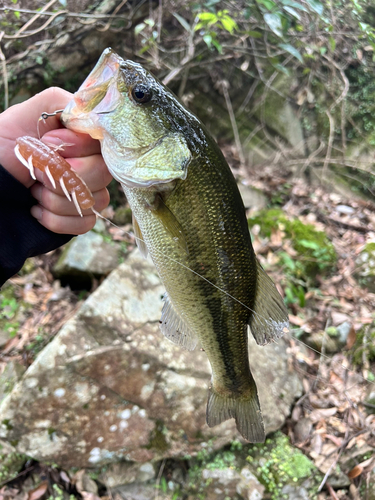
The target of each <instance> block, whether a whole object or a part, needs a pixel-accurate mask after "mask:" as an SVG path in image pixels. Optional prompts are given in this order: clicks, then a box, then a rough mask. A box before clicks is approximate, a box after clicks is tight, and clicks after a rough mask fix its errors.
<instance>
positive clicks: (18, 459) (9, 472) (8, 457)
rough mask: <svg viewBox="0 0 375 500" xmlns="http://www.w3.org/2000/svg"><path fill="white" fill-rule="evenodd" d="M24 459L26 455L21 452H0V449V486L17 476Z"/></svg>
mask: <svg viewBox="0 0 375 500" xmlns="http://www.w3.org/2000/svg"><path fill="white" fill-rule="evenodd" d="M26 459H27V457H26V455H23V454H21V453H17V452H11V453H1V450H0V486H1V485H2V484H3V483H5V482H7V481H10V480H11V479H13V478H15V477H16V476H17V474H18V472H19V471H20V470H21V469H22V466H23V464H24V463H25V462H26Z"/></svg>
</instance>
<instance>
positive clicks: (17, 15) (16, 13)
mask: <svg viewBox="0 0 375 500" xmlns="http://www.w3.org/2000/svg"><path fill="white" fill-rule="evenodd" d="M13 14H14V15H15V17H16V18H17V19H19V18H20V15H21V14H20V12H19V11H18V10H15V11H14V12H13Z"/></svg>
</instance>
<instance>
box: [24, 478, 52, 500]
mask: <svg viewBox="0 0 375 500" xmlns="http://www.w3.org/2000/svg"><path fill="white" fill-rule="evenodd" d="M47 487H48V482H47V481H43V482H42V483H40V484H39V485H38V486H37V487H36V488H34V489H33V490H30V491H29V492H28V496H27V500H38V498H41V497H42V496H43V495H44V494H45V492H46V491H47Z"/></svg>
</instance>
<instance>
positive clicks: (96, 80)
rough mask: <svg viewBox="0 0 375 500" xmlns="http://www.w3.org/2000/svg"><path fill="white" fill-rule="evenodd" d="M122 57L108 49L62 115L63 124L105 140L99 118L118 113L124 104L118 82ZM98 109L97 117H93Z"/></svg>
mask: <svg viewBox="0 0 375 500" xmlns="http://www.w3.org/2000/svg"><path fill="white" fill-rule="evenodd" d="M122 61H123V60H122V58H121V57H120V56H118V55H117V54H116V53H115V52H113V51H112V49H110V48H108V49H106V50H105V51H104V52H103V54H102V55H101V57H100V59H99V61H98V62H97V64H96V66H95V67H94V69H93V70H92V71H91V73H90V74H89V76H88V77H87V78H86V80H85V81H84V82H83V84H82V85H81V86H80V88H79V89H78V91H77V92H76V93H75V94H74V97H73V99H72V100H71V101H70V102H69V104H68V105H67V106H66V108H65V109H64V111H63V113H62V115H61V121H62V123H63V124H64V125H65V126H66V127H68V128H72V129H74V130H75V131H76V132H82V133H86V134H87V133H90V135H91V136H92V137H94V138H95V139H101V138H102V134H101V133H100V131H99V129H98V126H97V115H100V114H104V113H105V114H107V113H111V112H112V111H115V109H116V108H117V106H118V104H119V102H120V93H119V91H118V89H117V85H116V82H117V79H118V75H119V70H120V64H121V62H122ZM94 110H95V114H90V112H91V111H94Z"/></svg>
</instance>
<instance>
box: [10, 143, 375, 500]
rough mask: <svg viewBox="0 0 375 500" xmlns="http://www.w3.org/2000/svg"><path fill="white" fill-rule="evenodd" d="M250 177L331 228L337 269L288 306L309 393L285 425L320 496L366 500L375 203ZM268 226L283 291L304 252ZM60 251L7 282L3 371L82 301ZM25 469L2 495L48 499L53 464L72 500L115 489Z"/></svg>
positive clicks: (262, 250) (117, 233) (268, 246)
mask: <svg viewBox="0 0 375 500" xmlns="http://www.w3.org/2000/svg"><path fill="white" fill-rule="evenodd" d="M223 149H224V153H226V156H227V159H228V160H229V162H230V163H231V166H232V168H233V170H234V174H235V175H236V176H237V177H238V178H242V179H243V178H245V179H248V178H249V174H248V173H246V174H245V175H244V172H243V170H241V168H243V167H238V165H236V158H235V155H234V153H233V150H232V149H227V150H226V148H225V147H224V148H223ZM237 163H238V162H237ZM236 167H238V168H236ZM248 184H249V185H251V186H252V187H253V188H256V189H258V190H260V191H261V192H263V193H264V194H265V195H266V196H267V197H268V199H269V201H270V204H272V202H273V201H272V200H273V199H274V198H275V193H276V195H277V194H279V199H278V203H279V206H280V207H281V208H282V210H283V212H284V214H285V215H286V216H287V217H288V218H289V217H290V218H297V219H298V220H300V221H301V222H303V223H305V224H312V225H313V226H314V227H315V228H316V229H317V230H318V231H324V232H325V234H326V235H327V236H328V239H329V240H330V242H331V243H332V244H333V246H334V248H335V251H336V253H337V264H336V267H335V268H333V269H332V270H331V272H330V273H328V275H325V276H324V277H321V276H319V274H318V275H317V276H316V280H317V285H316V286H314V287H308V288H307V289H305V290H304V293H303V297H302V296H301V297H300V298H301V300H295V301H293V302H291V303H289V304H288V307H289V312H290V323H291V326H292V327H293V328H292V333H291V335H290V336H289V337H288V343H289V348H288V352H289V355H290V366H291V369H293V370H296V371H297V372H298V373H299V376H300V377H301V379H302V383H303V387H304V395H303V396H302V397H301V398H300V399H299V400H298V401H296V403H295V405H294V407H293V409H292V412H291V415H290V417H289V419H288V420H287V422H286V424H285V426H284V428H283V431H284V432H285V433H286V434H287V435H288V436H289V437H290V439H291V442H292V443H293V444H294V446H296V447H298V448H299V449H300V450H302V451H303V452H304V453H305V454H306V455H307V456H308V457H309V458H310V459H311V460H312V461H313V462H314V464H315V465H316V466H317V467H318V469H319V470H320V471H321V472H322V474H323V477H324V479H323V481H322V484H321V485H320V488H319V491H317V497H316V498H318V500H325V499H340V500H346V499H348V500H349V499H352V500H356V499H357V498H366V496H363V492H365V495H367V492H368V491H369V490H368V489H367V488H370V487H374V486H373V485H374V484H375V473H374V467H375V458H374V456H375V453H374V452H375V405H371V404H366V401H367V398H368V394H369V392H371V391H373V392H375V377H374V375H373V374H374V372H375V370H374V368H375V361H374V359H372V358H371V356H369V355H368V350H367V349H366V346H367V347H368V346H369V345H372V344H373V343H374V341H373V340H371V336H370V333H369V332H370V330H371V331H374V330H375V315H374V311H375V294H373V293H369V292H368V290H366V289H364V288H361V287H360V286H359V284H358V282H357V280H356V279H355V275H356V272H357V271H358V264H357V257H358V255H359V254H360V252H361V250H362V249H363V248H364V246H365V245H366V243H367V242H370V241H375V204H373V203H372V202H371V201H362V200H357V199H356V200H354V201H353V200H351V199H348V198H345V196H344V195H340V194H337V193H332V192H329V191H327V190H325V189H324V188H323V187H315V188H313V187H309V186H307V185H306V183H305V182H303V181H302V180H299V179H288V178H286V177H285V176H282V175H280V176H277V175H275V169H274V167H272V168H271V167H270V168H265V169H262V170H261V172H259V171H258V172H252V173H251V181H248ZM286 184H288V186H289V188H288V190H287V191H288V192H287V193H286V190H285V185H286ZM113 214H114V211H113V210H111V208H109V209H108V210H107V213H106V215H107V216H109V217H110V218H111V217H113ZM250 215H251V210H249V211H248V216H250ZM107 229H108V232H109V234H110V235H111V237H112V238H113V239H115V240H117V241H120V242H124V243H126V245H127V248H128V250H131V249H132V248H133V247H134V246H135V241H134V238H133V237H132V236H131V235H129V233H128V231H129V230H131V226H130V225H126V226H124V227H122V228H115V227H107ZM260 229H261V228H259V227H256V226H255V227H253V228H252V236H253V245H254V249H255V251H256V253H257V255H258V258H259V260H260V262H261V264H262V265H263V266H264V267H265V268H266V270H267V272H268V273H269V274H270V275H271V276H272V278H273V279H274V281H275V282H276V283H277V284H278V288H279V290H280V292H281V293H282V294H283V295H284V296H285V289H286V287H287V285H288V283H287V280H286V278H285V274H284V272H283V269H282V266H280V254H281V253H283V254H286V255H287V256H289V257H290V258H291V259H297V258H298V255H297V252H296V250H295V248H294V247H293V244H292V242H291V241H290V239H288V238H286V235H285V232H284V231H283V229H282V227H278V228H276V229H275V230H274V231H272V232H271V235H270V237H268V238H267V237H264V236H261V231H260ZM60 252H61V250H56V251H53V252H50V253H49V254H47V255H45V256H40V257H35V258H32V259H29V264H28V265H27V266H29V267H30V268H31V271H29V272H26V271H23V272H22V273H21V274H20V275H19V276H16V277H14V278H12V279H11V280H9V282H8V284H7V285H6V287H5V288H3V290H4V289H5V291H6V289H7V288H9V287H10V288H12V291H13V294H14V296H15V297H16V299H17V301H20V302H21V303H22V304H23V305H24V308H23V310H22V311H21V313H19V318H18V321H19V328H18V332H17V335H15V336H13V337H11V338H10V339H9V340H8V341H7V342H6V343H5V345H3V346H1V348H0V375H1V373H2V372H3V371H4V369H5V366H6V364H7V363H9V362H10V361H15V362H17V363H19V364H21V365H23V366H25V367H27V366H29V365H30V364H31V362H32V361H33V359H34V358H35V355H36V353H37V352H38V351H39V350H40V349H41V348H42V347H44V346H45V345H46V344H47V343H48V342H49V341H50V340H51V339H52V338H53V336H54V335H55V334H56V333H57V332H58V330H59V329H60V328H61V326H62V325H63V324H64V323H65V322H66V321H67V319H69V318H70V317H71V316H72V315H73V314H74V313H75V311H76V310H77V308H78V307H79V306H80V303H81V300H80V297H79V295H77V293H75V292H72V291H71V290H70V289H69V287H62V286H61V284H60V282H59V281H58V280H55V279H54V277H53V275H52V274H51V271H50V269H51V268H52V265H53V263H54V262H55V261H56V260H57V257H58V255H59V254H60ZM27 266H26V267H27ZM302 299H303V300H302ZM301 302H303V304H301ZM344 324H345V325H346V329H347V335H346V338H345V340H344V343H343V344H341V345H340V346H339V347H337V344H336V347H333V348H332V349H333V350H332V349H331V347H330V343H331V342H330V341H331V340H332V338H333V340H336V339H335V337H334V336H333V337H332V338H331V337H330V334H329V333H327V332H330V330H329V328H330V327H332V328H334V329H336V330H337V328H338V327H340V325H344ZM366 331H367V334H366ZM314 336H315V337H316V338H315V343H314V342H313V338H314ZM319 339H320V340H319ZM361 339H362V345H360V344H359V340H361ZM359 351H360V352H359ZM358 352H359V354H358ZM374 357H375V356H374ZM369 358H370V359H369ZM25 467H29V468H30V470H29V471H28V473H27V474H22V472H21V473H20V475H19V477H18V478H16V479H15V480H13V481H11V482H9V483H7V484H6V485H4V486H2V488H0V500H8V499H17V500H18V499H20V500H21V499H22V500H38V499H39V498H43V499H45V498H48V497H49V496H50V492H48V491H47V489H46V490H45V491H44V492H43V490H44V488H45V484H46V482H45V479H44V477H45V475H46V471H48V472H47V475H48V474H49V490H50V489H51V488H50V485H51V479H53V481H52V482H54V484H55V485H58V488H60V489H61V491H63V492H64V495H63V497H64V498H69V495H68V493H69V494H72V492H73V495H75V496H77V495H78V496H81V497H83V498H84V499H86V500H97V499H99V498H102V499H107V498H109V497H110V496H111V494H110V492H109V491H106V490H105V489H104V490H103V485H101V487H100V488H99V489H98V488H97V487H95V486H94V485H95V481H93V480H92V479H90V480H87V478H88V477H89V476H88V475H87V473H86V472H85V471H79V472H77V473H76V475H75V477H74V478H73V477H72V476H71V475H69V471H63V470H60V471H57V470H56V469H54V468H51V467H49V468H48V467H47V466H42V465H41V464H38V463H36V462H32V464H31V466H30V464H26V466H25ZM30 478H31V479H32V481H33V484H32V486H33V487H32V488H30V480H31V479H30ZM85 478H86V479H85ZM371 485H372V486H371ZM42 492H43V493H42ZM108 495H109V496H108Z"/></svg>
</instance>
